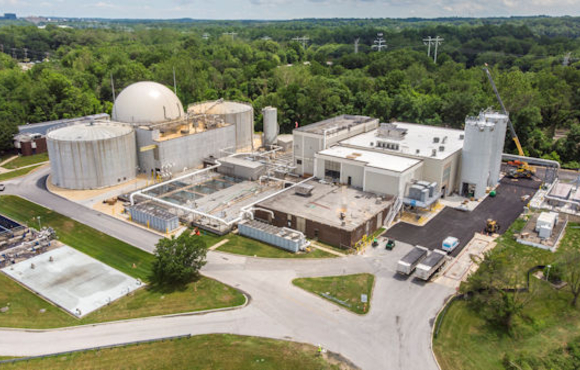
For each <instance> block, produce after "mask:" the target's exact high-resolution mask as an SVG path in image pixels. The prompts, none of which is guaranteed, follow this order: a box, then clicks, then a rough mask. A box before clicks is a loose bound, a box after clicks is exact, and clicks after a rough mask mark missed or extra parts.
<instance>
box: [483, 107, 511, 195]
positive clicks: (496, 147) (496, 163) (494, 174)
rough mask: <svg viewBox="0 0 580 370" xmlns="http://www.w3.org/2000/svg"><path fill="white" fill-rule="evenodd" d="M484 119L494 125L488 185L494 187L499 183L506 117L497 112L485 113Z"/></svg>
mask: <svg viewBox="0 0 580 370" xmlns="http://www.w3.org/2000/svg"><path fill="white" fill-rule="evenodd" d="M484 117H485V119H486V120H487V121H488V122H490V123H493V124H495V130H494V140H493V145H492V148H491V157H490V159H489V182H488V185H489V186H496V185H497V184H498V182H499V173H500V170H501V157H502V154H503V148H504V145H505V135H506V129H507V120H508V116H506V115H505V114H501V113H497V112H486V113H485V115H484Z"/></svg>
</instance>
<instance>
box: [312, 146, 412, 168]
mask: <svg viewBox="0 0 580 370" xmlns="http://www.w3.org/2000/svg"><path fill="white" fill-rule="evenodd" d="M318 154H320V155H326V156H330V157H337V158H342V159H349V160H353V161H357V162H362V163H363V164H365V165H366V166H370V167H375V168H380V169H383V170H389V171H394V172H404V171H406V170H408V169H409V168H411V167H413V166H415V165H417V164H418V163H420V162H421V161H420V160H418V159H413V158H407V157H401V156H396V155H391V154H387V153H378V152H372V151H368V150H360V149H353V148H348V147H344V146H333V147H332V148H329V149H326V150H323V151H321V152H319V153H318Z"/></svg>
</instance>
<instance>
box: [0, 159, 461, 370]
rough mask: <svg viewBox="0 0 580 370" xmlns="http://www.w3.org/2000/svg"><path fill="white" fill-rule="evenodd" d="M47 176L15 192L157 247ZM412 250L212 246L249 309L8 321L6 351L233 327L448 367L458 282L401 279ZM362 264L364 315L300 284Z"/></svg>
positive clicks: (350, 353)
mask: <svg viewBox="0 0 580 370" xmlns="http://www.w3.org/2000/svg"><path fill="white" fill-rule="evenodd" d="M43 171H44V172H46V171H45V170H43ZM44 175H46V173H45V174H44ZM42 176H43V174H42V173H34V174H32V175H31V176H27V177H26V178H25V179H23V180H18V181H12V182H9V183H8V184H7V192H10V193H15V194H19V195H21V196H24V197H26V198H28V199H30V200H32V201H35V202H37V203H40V204H43V205H45V206H47V207H50V208H51V209H54V210H55V211H57V212H60V213H63V214H65V215H67V216H72V217H73V218H75V219H76V220H78V221H80V222H84V223H86V224H89V225H91V226H93V227H95V228H97V229H99V230H101V231H104V232H107V233H108V234H109V235H112V236H114V237H119V238H120V239H122V240H125V241H127V242H129V243H131V244H133V245H136V246H138V247H139V248H142V249H144V250H149V251H151V250H152V246H154V244H155V242H156V241H157V239H158V236H157V235H155V234H152V233H148V232H146V231H144V230H142V229H140V228H136V227H132V226H131V225H129V224H126V223H123V222H122V221H119V220H116V219H114V218H112V217H108V216H106V215H102V214H97V213H96V212H94V211H93V210H90V209H87V208H84V207H82V206H80V205H77V204H75V203H72V202H69V201H67V200H64V199H62V198H60V197H57V196H55V195H53V194H51V193H48V192H46V191H45V190H44V188H43V185H42V184H43V183H42V180H43V177H42ZM410 248H411V246H410V245H405V244H403V243H398V244H397V248H396V249H395V250H393V251H385V250H383V249H372V248H371V249H369V251H368V253H367V254H366V255H363V256H348V257H343V258H329V259H308V260H296V259H263V258H252V257H246V256H236V255H232V254H226V253H221V252H219V251H210V252H209V253H208V263H207V265H206V266H205V267H204V269H203V273H204V275H206V276H208V277H211V278H214V279H216V280H219V281H221V282H223V283H226V284H229V285H231V286H234V287H236V288H238V289H240V290H242V291H244V292H246V293H247V294H249V295H250V296H251V302H250V304H249V305H248V306H247V307H245V308H243V309H239V310H234V311H228V312H216V313H209V314H205V315H192V316H178V317H170V318H166V317H164V318H161V317H160V318H149V319H137V320H132V321H123V322H116V323H109V324H102V325H94V326H82V327H73V328H64V329H57V330H41V331H27V330H14V329H9V330H6V329H4V330H3V329H0V356H30V355H41V354H48V353H55V352H60V351H69V350H75V349H84V348H90V347H94V346H102V345H111V344H118V343H124V342H129V341H135V340H146V339H154V338H160V337H167V336H173V335H184V334H192V335H196V334H208V333H233V334H241V335H256V336H263V337H270V338H278V339H285V340H295V341H299V342H306V343H311V344H314V345H317V344H321V345H322V346H323V347H325V348H327V349H329V350H331V351H333V352H337V353H341V354H342V355H344V356H345V357H347V358H348V359H350V360H351V361H353V362H354V363H355V364H356V365H357V366H359V367H361V368H362V369H371V370H372V369H381V370H383V369H426V370H435V369H437V368H438V367H437V364H436V362H435V360H434V359H433V355H432V352H431V328H432V324H433V322H434V319H435V315H436V314H437V312H438V311H439V309H440V308H441V306H442V305H443V303H444V301H445V299H446V297H448V296H449V295H451V294H452V293H453V292H454V289H452V288H451V287H448V286H445V285H441V284H438V283H427V284H426V283H424V282H419V281H416V280H413V279H407V280H405V279H401V278H400V277H398V275H397V274H396V272H395V267H396V263H397V261H398V259H399V258H400V257H401V256H403V255H404V254H405V253H406V252H407V251H408V250H409V249H410ZM362 272H368V273H372V274H374V275H375V276H376V279H375V288H374V291H373V297H372V300H371V306H370V310H369V313H368V314H367V315H364V316H359V315H356V314H353V313H351V312H349V311H346V310H344V309H342V308H340V307H338V306H336V305H334V304H332V303H330V302H328V301H326V300H323V299H321V298H318V297H316V296H314V295H312V294H310V293H308V292H306V291H303V290H301V289H299V288H297V287H295V286H294V285H293V284H292V280H293V279H295V278H299V277H320V276H333V275H335V276H336V275H345V274H354V273H362Z"/></svg>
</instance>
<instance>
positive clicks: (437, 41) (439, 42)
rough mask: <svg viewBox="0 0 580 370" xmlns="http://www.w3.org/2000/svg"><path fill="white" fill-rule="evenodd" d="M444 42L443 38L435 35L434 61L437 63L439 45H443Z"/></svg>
mask: <svg viewBox="0 0 580 370" xmlns="http://www.w3.org/2000/svg"><path fill="white" fill-rule="evenodd" d="M442 42H443V38H442V37H439V36H436V37H435V58H433V63H435V64H437V47H438V46H439V45H441V43H442Z"/></svg>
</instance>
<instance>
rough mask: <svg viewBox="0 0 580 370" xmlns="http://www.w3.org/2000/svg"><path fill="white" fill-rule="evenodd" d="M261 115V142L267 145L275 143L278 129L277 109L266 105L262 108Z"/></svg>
mask: <svg viewBox="0 0 580 370" xmlns="http://www.w3.org/2000/svg"><path fill="white" fill-rule="evenodd" d="M262 116H263V117H264V139H263V140H262V144H263V145H264V146H267V147H269V146H272V145H274V144H275V143H276V138H277V137H278V132H279V130H280V129H279V127H278V109H276V108H274V107H266V108H264V109H263V110H262Z"/></svg>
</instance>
